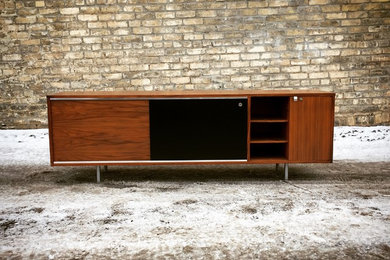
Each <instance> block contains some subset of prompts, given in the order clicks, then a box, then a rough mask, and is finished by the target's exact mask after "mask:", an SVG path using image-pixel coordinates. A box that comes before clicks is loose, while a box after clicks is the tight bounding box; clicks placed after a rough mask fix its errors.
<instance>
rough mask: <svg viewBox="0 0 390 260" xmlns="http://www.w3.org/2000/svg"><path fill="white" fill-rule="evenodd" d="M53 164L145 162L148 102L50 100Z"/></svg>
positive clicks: (148, 143) (147, 150)
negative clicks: (71, 162) (68, 162)
mask: <svg viewBox="0 0 390 260" xmlns="http://www.w3.org/2000/svg"><path fill="white" fill-rule="evenodd" d="M51 116H52V120H51V122H52V123H51V125H52V139H53V154H54V161H55V162H61V161H120V160H149V159H150V141H149V139H150V137H149V102H148V101H118V100H116V101H109V100H89V101H79V100H77V101H75V100H72V101H67V100H55V101H51Z"/></svg>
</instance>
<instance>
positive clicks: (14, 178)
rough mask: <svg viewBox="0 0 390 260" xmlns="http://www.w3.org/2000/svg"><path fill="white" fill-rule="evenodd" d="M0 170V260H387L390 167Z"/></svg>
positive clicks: (338, 163)
mask: <svg viewBox="0 0 390 260" xmlns="http://www.w3.org/2000/svg"><path fill="white" fill-rule="evenodd" d="M282 175H283V173H282V170H280V171H279V172H275V168H274V165H260V166H255V165H249V166H248V165H229V166H175V167H173V166H164V167H161V166H160V167H157V166H147V167H146V166H144V167H138V166H137V167H117V166H116V167H109V171H108V172H103V173H102V180H103V182H102V183H101V184H96V183H95V168H94V167H68V168H67V167H55V168H52V167H49V166H24V165H8V166H0V201H1V202H0V259H18V258H23V259H25V258H27V259H28V258H31V259H41V258H42V259H84V258H87V259H95V258H100V259H112V258H116V259H291V258H292V259H324V258H325V259H390V162H382V163H378V162H376V163H357V162H346V161H336V162H335V163H333V164H305V165H304V164H298V165H291V166H290V180H289V181H288V182H285V181H282Z"/></svg>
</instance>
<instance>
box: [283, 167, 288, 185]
mask: <svg viewBox="0 0 390 260" xmlns="http://www.w3.org/2000/svg"><path fill="white" fill-rule="evenodd" d="M284 180H286V181H288V163H285V164H284Z"/></svg>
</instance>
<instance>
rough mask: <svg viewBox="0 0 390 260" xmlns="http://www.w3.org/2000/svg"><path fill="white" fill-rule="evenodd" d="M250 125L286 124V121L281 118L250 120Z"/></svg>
mask: <svg viewBox="0 0 390 260" xmlns="http://www.w3.org/2000/svg"><path fill="white" fill-rule="evenodd" d="M250 121H251V123H287V122H288V119H283V118H252V119H251V120H250Z"/></svg>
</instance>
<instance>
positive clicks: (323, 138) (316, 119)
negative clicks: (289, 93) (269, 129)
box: [289, 97, 334, 163]
mask: <svg viewBox="0 0 390 260" xmlns="http://www.w3.org/2000/svg"><path fill="white" fill-rule="evenodd" d="M333 121H334V101H333V97H304V98H303V100H301V101H293V100H290V138H289V161H290V162H309V163H310V162H331V161H332V156H333V126H334V122H333Z"/></svg>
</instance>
